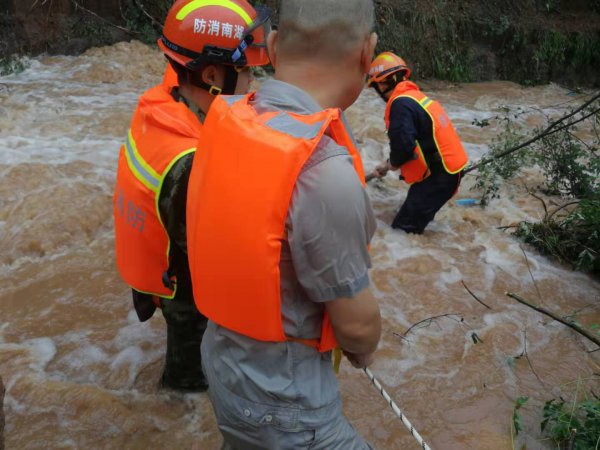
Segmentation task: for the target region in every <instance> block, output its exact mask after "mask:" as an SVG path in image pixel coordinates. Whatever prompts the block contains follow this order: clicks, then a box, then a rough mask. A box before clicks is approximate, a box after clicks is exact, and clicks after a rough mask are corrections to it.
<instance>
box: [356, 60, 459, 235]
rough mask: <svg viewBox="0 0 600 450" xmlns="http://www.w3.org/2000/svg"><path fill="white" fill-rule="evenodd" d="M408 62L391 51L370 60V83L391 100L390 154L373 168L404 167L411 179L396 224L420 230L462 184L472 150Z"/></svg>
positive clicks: (387, 119)
mask: <svg viewBox="0 0 600 450" xmlns="http://www.w3.org/2000/svg"><path fill="white" fill-rule="evenodd" d="M410 73H411V71H410V69H409V67H408V66H407V64H406V62H404V60H403V59H402V58H400V57H399V56H397V55H395V54H394V53H391V52H384V53H381V54H380V55H378V56H377V57H376V58H375V59H374V60H373V62H372V63H371V70H370V72H369V80H368V84H369V86H370V87H372V88H373V89H375V90H376V91H377V93H378V94H379V95H380V96H381V98H383V100H384V101H385V102H386V103H387V107H386V110H385V124H386V129H387V132H388V137H389V140H390V157H389V159H388V160H387V161H386V162H384V163H381V164H380V165H378V166H377V167H376V169H375V171H374V173H373V175H374V176H376V177H382V176H384V175H385V174H386V173H387V172H388V170H398V169H400V173H401V179H403V180H404V181H406V182H407V183H409V184H410V188H409V190H408V194H407V196H406V200H405V201H404V203H403V204H402V206H401V208H400V211H399V212H398V214H397V215H396V217H395V218H394V220H393V222H392V228H398V229H401V230H404V231H406V232H407V233H416V234H421V233H423V231H424V230H425V227H426V226H427V225H428V224H429V222H431V221H432V220H433V219H434V217H435V214H436V213H437V212H438V211H439V210H440V208H441V207H442V206H444V204H445V203H446V202H447V201H448V200H450V198H452V196H453V195H454V194H455V193H456V191H457V190H458V187H459V185H460V180H461V173H462V171H463V169H464V168H465V166H466V165H467V163H468V157H467V154H466V152H465V150H464V148H463V145H462V143H461V141H460V138H459V137H458V134H457V133H456V131H455V130H454V127H453V126H452V122H451V121H450V119H449V118H448V115H447V114H446V112H445V111H444V108H442V106H441V105H440V104H439V103H438V102H437V101H435V100H432V99H430V98H429V97H428V96H427V95H425V94H424V93H423V92H421V90H420V89H419V87H418V86H417V85H416V84H415V83H413V82H412V81H409V80H408V78H409V77H410Z"/></svg>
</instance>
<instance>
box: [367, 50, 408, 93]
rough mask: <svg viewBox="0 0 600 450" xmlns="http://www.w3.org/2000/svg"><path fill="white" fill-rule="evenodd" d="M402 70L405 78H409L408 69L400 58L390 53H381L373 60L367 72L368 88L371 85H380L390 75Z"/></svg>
mask: <svg viewBox="0 0 600 450" xmlns="http://www.w3.org/2000/svg"><path fill="white" fill-rule="evenodd" d="M401 70H404V71H405V72H406V75H405V77H406V78H408V77H410V69H409V68H408V66H407V65H406V63H405V62H404V60H403V59H402V58H400V57H399V56H398V55H395V54H394V53H392V52H383V53H381V54H379V55H377V57H376V58H375V59H374V60H373V62H372V63H371V69H370V70H369V82H368V84H369V86H371V85H372V84H373V83H380V82H382V81H383V80H385V79H386V78H387V77H389V76H390V75H392V74H394V73H396V72H399V71H401Z"/></svg>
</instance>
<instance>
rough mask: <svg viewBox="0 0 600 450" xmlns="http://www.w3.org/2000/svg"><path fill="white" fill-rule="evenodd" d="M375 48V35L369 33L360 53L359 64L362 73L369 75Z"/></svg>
mask: <svg viewBox="0 0 600 450" xmlns="http://www.w3.org/2000/svg"><path fill="white" fill-rule="evenodd" d="M375 46H377V33H371V34H370V35H369V37H368V38H367V39H365V43H364V44H363V49H362V53H361V55H360V63H361V65H362V68H363V72H364V73H369V70H370V69H371V61H373V55H374V54H375Z"/></svg>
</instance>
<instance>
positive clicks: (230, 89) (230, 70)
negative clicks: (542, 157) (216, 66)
mask: <svg viewBox="0 0 600 450" xmlns="http://www.w3.org/2000/svg"><path fill="white" fill-rule="evenodd" d="M224 67H225V84H224V86H223V94H225V95H233V94H235V89H236V88H237V83H238V71H237V70H235V67H233V66H224Z"/></svg>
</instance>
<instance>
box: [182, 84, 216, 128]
mask: <svg viewBox="0 0 600 450" xmlns="http://www.w3.org/2000/svg"><path fill="white" fill-rule="evenodd" d="M179 96H180V98H181V99H182V100H183V103H185V105H186V106H187V107H188V108H189V110H190V111H192V112H193V113H194V115H195V116H196V117H197V118H198V120H199V121H200V123H204V119H205V118H206V112H207V111H208V108H210V104H211V103H212V101H213V100H214V98H215V97H214V96H213V95H211V94H209V93H208V92H206V91H205V90H204V89H201V88H197V87H194V86H188V85H184V86H179Z"/></svg>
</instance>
